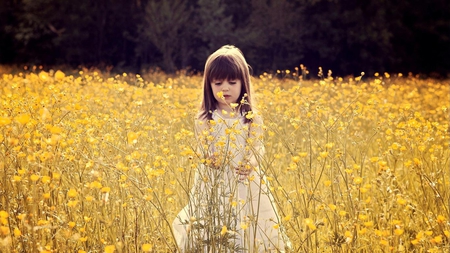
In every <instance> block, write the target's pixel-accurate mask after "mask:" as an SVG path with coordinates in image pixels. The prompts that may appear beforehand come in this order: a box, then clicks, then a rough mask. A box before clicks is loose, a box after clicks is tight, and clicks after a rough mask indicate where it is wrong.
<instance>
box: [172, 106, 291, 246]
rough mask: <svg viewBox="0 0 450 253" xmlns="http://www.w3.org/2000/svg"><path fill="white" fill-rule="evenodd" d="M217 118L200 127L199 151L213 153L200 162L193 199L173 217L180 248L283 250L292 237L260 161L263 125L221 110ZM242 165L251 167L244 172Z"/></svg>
mask: <svg viewBox="0 0 450 253" xmlns="http://www.w3.org/2000/svg"><path fill="white" fill-rule="evenodd" d="M213 120H214V122H212V124H208V126H206V127H203V130H200V132H199V133H197V137H198V141H199V146H200V148H199V151H198V153H200V155H201V156H203V157H206V158H208V157H213V159H206V160H204V163H202V164H201V165H200V166H199V167H198V168H197V170H196V173H195V179H194V184H193V187H192V189H191V192H190V198H189V202H188V204H187V205H186V206H185V207H184V208H183V209H182V210H181V211H180V212H179V213H178V215H177V217H176V218H175V220H174V221H173V223H172V227H173V234H174V237H175V240H176V242H177V245H178V247H179V249H180V251H181V252H208V253H215V252H249V253H255V252H258V253H259V252H285V247H290V242H289V240H288V238H287V237H286V236H285V234H284V232H283V229H282V228H283V227H282V225H281V222H280V218H279V216H278V214H277V211H276V207H275V203H274V200H273V197H272V195H271V193H270V192H269V190H268V188H269V187H268V183H267V181H266V178H265V176H264V173H263V172H262V171H261V170H260V169H259V166H258V164H260V161H261V159H262V155H263V153H264V147H263V145H262V140H261V138H262V130H260V129H261V126H257V125H255V124H252V126H250V127H249V124H245V123H244V117H239V118H222V117H220V116H219V115H218V114H217V113H215V114H214V115H213ZM249 128H250V129H249ZM214 161H215V162H214ZM212 163H214V164H215V166H212V165H211V164H212ZM246 165H247V166H246ZM249 165H251V166H249ZM239 166H241V168H246V169H252V172H251V173H250V174H249V175H248V176H247V177H245V176H240V175H238V174H237V173H236V170H235V168H236V167H239Z"/></svg>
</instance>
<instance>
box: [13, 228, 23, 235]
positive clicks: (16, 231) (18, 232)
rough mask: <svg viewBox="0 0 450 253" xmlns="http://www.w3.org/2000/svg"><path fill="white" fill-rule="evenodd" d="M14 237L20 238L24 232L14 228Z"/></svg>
mask: <svg viewBox="0 0 450 253" xmlns="http://www.w3.org/2000/svg"><path fill="white" fill-rule="evenodd" d="M13 233H14V236H15V237H19V236H21V235H22V232H21V231H20V230H19V229H18V228H14V232H13Z"/></svg>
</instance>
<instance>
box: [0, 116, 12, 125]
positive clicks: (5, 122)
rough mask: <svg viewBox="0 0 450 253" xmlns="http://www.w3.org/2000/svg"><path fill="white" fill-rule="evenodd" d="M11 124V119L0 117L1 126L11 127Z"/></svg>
mask: <svg viewBox="0 0 450 253" xmlns="http://www.w3.org/2000/svg"><path fill="white" fill-rule="evenodd" d="M10 123H11V119H10V118H6V117H0V126H6V125H9V124H10Z"/></svg>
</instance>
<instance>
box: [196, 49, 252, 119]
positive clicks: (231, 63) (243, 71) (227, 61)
mask: <svg viewBox="0 0 450 253" xmlns="http://www.w3.org/2000/svg"><path fill="white" fill-rule="evenodd" d="M249 68H250V66H249V65H248V64H247V61H246V60H245V58H244V54H243V53H242V52H241V50H239V49H238V48H237V47H235V46H231V45H225V46H223V47H221V48H219V49H218V50H217V51H215V52H214V53H212V54H211V55H210V56H209V57H208V59H207V60H206V64H205V71H204V73H203V99H202V104H201V110H200V115H199V118H200V119H209V120H210V119H212V113H211V112H213V111H214V110H216V109H217V103H218V102H217V100H216V99H215V98H214V94H213V92H212V89H211V82H212V81H213V80H236V79H239V80H240V81H241V83H242V86H241V94H240V95H239V98H238V101H237V102H238V103H240V107H239V110H240V113H241V114H242V115H245V114H246V113H248V112H250V111H251V110H252V89H251V83H250V69H249ZM245 94H246V95H245ZM244 96H245V97H244ZM242 99H244V100H245V103H241V101H242ZM250 121H251V120H249V119H247V118H246V119H245V122H246V123H248V122H250Z"/></svg>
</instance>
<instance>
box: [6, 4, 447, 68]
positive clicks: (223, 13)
mask: <svg viewBox="0 0 450 253" xmlns="http://www.w3.org/2000/svg"><path fill="white" fill-rule="evenodd" d="M224 44H233V45H236V46H238V47H239V48H241V49H242V51H243V52H244V54H245V56H246V57H247V60H248V62H249V64H250V65H251V66H252V68H253V71H254V74H259V73H262V72H264V71H268V72H273V71H276V70H283V69H291V70H293V69H294V68H295V67H299V65H300V64H303V65H305V66H306V67H307V68H308V69H309V70H310V71H311V72H315V73H317V69H318V67H322V68H323V69H324V71H328V70H332V71H333V75H340V76H344V75H359V73H360V72H362V71H364V72H366V73H369V74H370V73H373V72H390V73H395V72H401V73H407V72H412V73H415V74H423V75H425V76H433V77H439V76H440V77H448V75H449V73H450V1H448V0H427V1H423V0H398V1H390V0H341V1H339V0H222V1H220V0H77V1H67V0H0V64H2V65H8V66H18V67H20V66H23V65H43V66H44V67H51V66H65V67H67V68H79V67H80V66H84V67H96V68H100V69H106V70H111V71H115V72H123V71H131V72H136V73H139V72H141V71H145V70H148V69H156V68H160V69H162V70H163V71H166V72H175V71H176V70H180V69H188V70H190V71H202V70H203V66H204V63H205V60H206V58H207V56H208V55H209V54H210V53H212V52H213V51H214V50H216V49H218V48H219V47H220V46H222V45H224Z"/></svg>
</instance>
